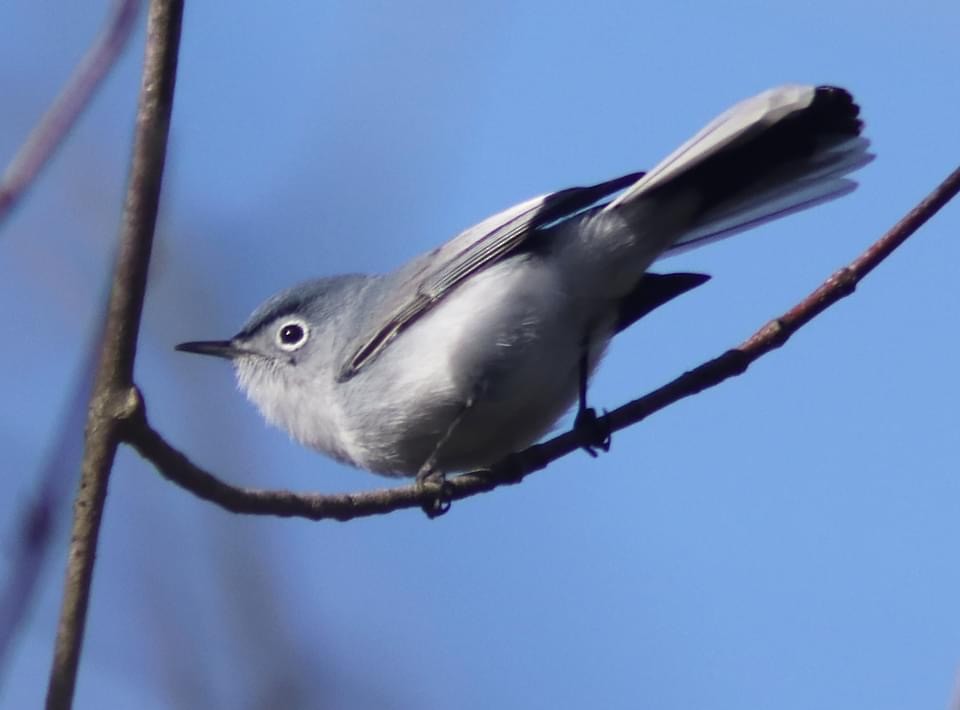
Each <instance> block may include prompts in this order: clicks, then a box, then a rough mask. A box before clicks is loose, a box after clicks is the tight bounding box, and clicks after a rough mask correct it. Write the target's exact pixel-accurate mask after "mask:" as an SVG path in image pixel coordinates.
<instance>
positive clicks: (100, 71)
mask: <svg viewBox="0 0 960 710" xmlns="http://www.w3.org/2000/svg"><path fill="white" fill-rule="evenodd" d="M139 9H140V1H139V0H117V2H116V3H115V4H114V6H113V10H112V11H111V13H110V16H109V17H108V18H107V23H106V26H105V27H104V29H103V31H102V32H101V33H100V35H99V36H98V37H97V39H96V40H95V41H94V43H93V46H91V47H90V49H89V50H87V53H86V55H84V57H83V59H82V60H81V61H80V63H79V64H78V65H77V68H76V69H75V70H74V72H73V75H72V76H71V77H70V79H69V80H68V81H67V85H66V86H65V87H64V88H63V91H61V92H60V95H59V96H57V98H56V99H55V100H54V102H53V105H51V106H50V108H49V109H47V112H46V113H45V114H44V115H43V117H42V118H41V119H40V122H39V123H37V125H36V127H35V128H34V129H33V131H32V132H31V133H30V135H29V136H27V140H26V141H25V142H24V144H23V146H22V147H21V148H20V151H19V152H18V153H17V154H16V155H15V156H14V158H13V160H12V161H10V165H9V166H8V167H7V170H6V172H5V173H4V175H3V178H2V179H0V223H2V222H3V220H4V218H5V217H6V216H7V215H8V214H10V212H11V210H12V209H13V207H14V205H15V204H16V203H17V202H18V201H19V200H20V198H21V197H22V196H23V194H24V193H25V192H26V190H27V187H28V186H29V185H30V183H31V182H32V181H33V179H34V178H35V177H36V176H37V174H38V173H39V172H40V170H41V169H42V168H43V166H44V165H45V164H46V163H47V161H49V160H50V158H51V156H52V155H53V154H54V153H55V152H56V150H57V148H58V147H60V144H61V143H62V142H63V139H64V138H65V137H66V135H67V133H68V132H69V131H70V128H71V127H72V126H73V125H74V124H75V123H76V122H77V119H78V118H79V117H80V114H81V113H83V109H84V108H86V107H87V104H89V103H90V99H91V98H92V97H93V94H94V92H95V91H96V90H97V87H99V86H100V83H101V82H102V81H103V79H104V77H105V76H106V75H107V72H109V71H110V69H111V68H112V67H113V65H114V64H116V62H117V58H118V57H119V56H120V53H121V52H122V51H123V48H124V47H125V46H126V44H127V39H128V38H129V37H130V34H131V30H132V28H133V21H134V19H135V18H136V16H137V12H138V11H139Z"/></svg>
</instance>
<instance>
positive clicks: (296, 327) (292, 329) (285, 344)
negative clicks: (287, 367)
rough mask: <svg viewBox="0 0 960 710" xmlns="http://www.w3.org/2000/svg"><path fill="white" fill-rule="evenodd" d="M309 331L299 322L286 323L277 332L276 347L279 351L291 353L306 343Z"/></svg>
mask: <svg viewBox="0 0 960 710" xmlns="http://www.w3.org/2000/svg"><path fill="white" fill-rule="evenodd" d="M308 333H309V329H308V328H307V324H306V323H304V322H303V321H300V320H293V321H287V322H286V323H284V324H283V325H281V326H280V329H279V330H277V345H278V346H279V347H280V349H281V350H286V351H287V352H293V351H294V350H297V349H298V348H300V347H301V346H302V345H303V344H304V343H305V342H307V335H308Z"/></svg>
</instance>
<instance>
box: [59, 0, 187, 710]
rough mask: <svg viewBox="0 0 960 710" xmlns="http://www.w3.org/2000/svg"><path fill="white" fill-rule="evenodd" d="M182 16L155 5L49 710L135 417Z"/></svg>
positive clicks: (65, 690) (68, 683) (62, 694)
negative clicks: (115, 469) (136, 370)
mask: <svg viewBox="0 0 960 710" xmlns="http://www.w3.org/2000/svg"><path fill="white" fill-rule="evenodd" d="M182 16H183V1H182V0H152V1H151V3H150V9H149V13H148V18H147V43H146V55H145V59H144V68H143V79H142V83H141V89H140V103H139V107H138V109H137V125H136V137H135V140H134V146H133V161H132V165H131V169H130V178H129V183H128V186H127V199H126V203H125V205H124V212H123V220H122V225H121V231H120V242H119V249H118V252H117V260H116V266H115V270H114V277H113V287H112V290H111V292H110V299H109V303H108V306H107V315H106V324H105V330H104V338H103V346H102V350H101V353H100V363H99V365H98V369H97V375H96V378H95V380H94V389H93V396H92V397H91V400H90V409H89V410H88V414H87V430H86V446H85V450H84V458H83V463H82V465H81V471H80V485H79V489H78V491H77V495H76V498H75V501H74V519H73V531H72V535H71V538H70V550H69V556H68V560H67V573H66V582H65V584H64V596H63V604H62V607H61V611H60V625H59V628H58V629H57V639H56V645H55V647H54V657H53V666H52V668H51V671H50V684H49V686H48V688H47V707H48V708H58V709H62V708H69V707H71V705H72V703H73V695H74V689H75V685H76V676H77V665H78V662H79V659H80V650H81V645H82V642H83V631H84V626H85V623H86V615H87V608H88V605H89V601H90V584H91V581H92V579H93V563H94V558H95V555H96V549H97V539H98V536H99V531H100V520H101V517H102V514H103V506H104V502H105V500H106V495H107V483H108V481H109V477H110V469H111V467H112V465H113V459H114V456H115V455H116V451H117V446H118V444H119V443H120V441H121V439H122V436H123V429H124V427H125V426H126V425H127V419H128V417H129V416H130V415H131V414H132V413H135V404H136V397H135V396H134V395H135V391H134V390H133V386H132V383H133V361H134V355H135V353H136V347H137V334H138V332H139V329H140V316H141V311H142V307H143V297H144V292H145V290H146V283H147V268H148V266H149V263H150V251H151V247H152V243H153V231H154V225H155V223H156V218H157V205H158V202H159V198H160V184H161V180H162V177H163V165H164V157H165V154H166V146H167V134H168V129H169V126H170V113H171V110H172V107H173V90H174V83H175V77H176V68H177V50H178V47H179V42H180V24H181V20H182Z"/></svg>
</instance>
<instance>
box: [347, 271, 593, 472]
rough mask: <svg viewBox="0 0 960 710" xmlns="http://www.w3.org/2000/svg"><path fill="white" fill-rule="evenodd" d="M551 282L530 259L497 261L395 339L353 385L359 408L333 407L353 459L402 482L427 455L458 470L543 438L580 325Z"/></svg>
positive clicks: (571, 388) (566, 295) (552, 274)
mask: <svg viewBox="0 0 960 710" xmlns="http://www.w3.org/2000/svg"><path fill="white" fill-rule="evenodd" d="M559 278H560V277H559V276H558V275H557V273H556V271H555V270H551V269H547V268H543V265H542V264H539V263H538V261H537V260H536V259H535V258H529V259H528V258H526V257H524V258H523V260H522V261H519V262H518V260H509V261H508V262H504V263H502V264H498V265H496V266H494V267H492V268H490V269H488V270H487V271H485V272H483V273H482V274H479V275H477V276H476V277H474V278H473V279H471V281H470V282H469V283H468V284H465V285H464V286H463V287H461V288H460V289H458V290H457V291H456V292H454V293H452V294H451V295H450V296H449V297H448V298H447V299H445V300H444V301H443V302H441V303H440V304H439V305H438V306H437V307H436V308H435V309H434V310H433V311H431V312H430V313H429V314H428V315H427V316H425V317H424V318H423V319H422V320H420V321H419V322H417V323H416V324H415V325H414V326H412V327H411V328H410V329H408V330H407V331H406V332H404V333H403V334H402V335H401V336H400V337H398V338H397V340H396V341H395V342H394V343H392V344H391V345H390V346H389V348H388V349H387V350H386V351H384V353H383V354H382V355H381V357H380V358H379V359H378V360H377V361H376V362H375V363H372V364H371V367H370V368H369V370H367V371H365V372H364V373H361V374H360V375H359V376H358V378H357V379H358V380H359V378H366V380H367V381H366V382H359V381H358V382H356V384H357V385H358V386H360V387H362V388H363V391H364V392H366V393H367V394H365V395H364V397H365V399H366V400H368V401H366V402H365V403H364V406H363V407H362V408H361V407H356V406H351V405H350V401H349V398H348V399H347V400H345V402H344V405H345V408H346V410H347V411H348V413H350V419H351V420H352V421H353V422H354V424H355V426H354V427H353V437H352V439H353V440H354V445H353V446H352V452H351V456H352V458H354V460H355V461H356V463H358V465H360V466H362V467H364V468H368V469H370V470H373V471H377V472H380V473H386V474H392V475H414V474H416V473H417V472H418V470H419V469H420V467H421V466H422V465H423V464H424V463H425V462H426V461H427V459H428V458H430V457H431V456H433V455H434V454H436V457H435V459H436V462H435V463H436V468H437V469H439V470H442V471H461V470H467V469H471V468H477V467H482V466H486V465H489V464H492V463H494V462H496V461H498V460H499V459H501V458H503V457H504V456H505V455H507V454H509V453H511V452H513V451H516V450H518V449H521V448H523V447H525V446H527V445H529V444H531V443H533V442H534V441H536V440H537V439H538V438H540V437H541V436H542V435H543V434H544V433H546V432H547V431H549V429H550V428H551V427H552V426H553V425H554V423H555V422H556V420H557V419H558V418H559V417H560V416H562V415H563V413H564V412H565V411H566V410H567V409H568V408H569V406H570V405H571V404H572V402H573V401H574V400H575V399H576V396H577V388H578V382H579V368H580V358H581V352H582V343H583V338H584V332H583V331H584V328H585V326H584V324H583V322H584V321H585V320H587V315H586V314H585V313H583V312H582V311H583V308H582V306H580V305H578V304H577V302H576V299H575V298H574V297H573V296H572V295H571V294H570V292H569V289H568V288H566V285H565V284H564V283H562V282H559V281H558V279H559ZM604 342H605V340H604ZM597 350H599V349H595V351H594V355H597V354H598V352H597ZM595 360H596V357H594V358H591V363H590V364H591V367H592V365H593V364H595ZM388 373H389V377H388V376H387V374H388ZM373 383H376V388H375V389H376V394H377V398H376V401H369V400H370V396H369V393H370V392H371V391H373V390H374V387H373ZM361 410H362V412H361Z"/></svg>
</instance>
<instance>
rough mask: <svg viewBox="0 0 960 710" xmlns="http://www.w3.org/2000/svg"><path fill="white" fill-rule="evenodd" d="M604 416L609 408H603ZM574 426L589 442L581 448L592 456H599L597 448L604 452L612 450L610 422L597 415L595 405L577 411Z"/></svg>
mask: <svg viewBox="0 0 960 710" xmlns="http://www.w3.org/2000/svg"><path fill="white" fill-rule="evenodd" d="M603 414H604V416H606V414H607V410H606V409H604V410H603ZM573 427H574V429H576V430H577V431H578V432H580V434H581V436H582V437H583V438H584V440H585V441H586V442H587V443H585V444H583V445H582V446H581V447H580V448H581V449H583V450H584V451H586V452H587V453H588V454H590V456H592V457H593V458H596V457H597V456H598V454H597V452H596V450H595V449H600V450H601V451H603V452H607V451H609V450H610V443H611V440H612V439H611V436H612V432H611V431H610V422H609V421H608V420H606V419H602V418H601V417H598V416H597V410H595V409H594V408H593V407H586V408H584V409H581V410H580V411H579V412H577V418H576V419H574V421H573Z"/></svg>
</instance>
